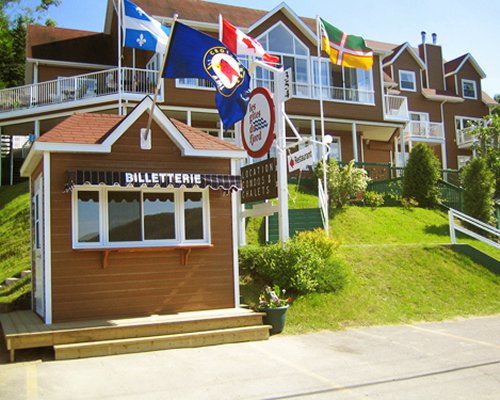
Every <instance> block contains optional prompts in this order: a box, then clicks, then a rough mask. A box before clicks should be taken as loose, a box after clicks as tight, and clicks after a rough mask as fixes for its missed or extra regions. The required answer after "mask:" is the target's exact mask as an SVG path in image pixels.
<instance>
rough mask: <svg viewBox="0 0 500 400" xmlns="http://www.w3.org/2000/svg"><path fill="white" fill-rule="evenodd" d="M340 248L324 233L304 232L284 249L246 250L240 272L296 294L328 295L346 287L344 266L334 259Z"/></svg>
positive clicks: (268, 246)
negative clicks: (335, 252) (315, 292)
mask: <svg viewBox="0 0 500 400" xmlns="http://www.w3.org/2000/svg"><path fill="white" fill-rule="evenodd" d="M337 246H338V244H337V242H336V241H335V240H333V239H330V238H327V237H326V235H325V234H324V232H323V231H322V230H315V231H312V232H301V233H299V234H298V235H296V236H294V237H293V238H292V239H290V240H289V241H288V242H287V243H286V244H285V246H283V247H282V246H281V245H280V244H272V245H267V246H247V247H243V248H241V249H240V268H241V269H242V271H244V272H247V273H250V274H253V275H254V277H257V278H259V279H261V280H263V281H264V282H266V283H267V284H271V283H273V284H277V285H278V286H280V287H282V288H287V289H289V290H292V291H293V292H295V293H297V294H299V293H310V292H314V291H318V292H329V291H335V290H338V289H340V288H341V287H342V286H343V284H344V280H345V278H344V265H343V263H342V261H340V260H339V259H338V258H336V257H335V256H334V251H335V249H336V248H337Z"/></svg>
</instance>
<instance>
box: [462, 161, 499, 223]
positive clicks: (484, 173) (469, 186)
mask: <svg viewBox="0 0 500 400" xmlns="http://www.w3.org/2000/svg"><path fill="white" fill-rule="evenodd" d="M461 178H462V185H463V187H464V211H465V213H466V214H469V215H470V216H471V217H474V218H476V219H478V220H480V221H483V222H485V223H487V224H492V223H493V222H494V220H495V217H494V201H493V193H494V191H495V179H494V176H493V173H492V172H491V170H490V169H489V168H488V165H487V162H486V160H485V159H484V158H483V157H478V158H473V159H472V160H470V161H469V162H468V163H467V164H466V165H465V167H464V169H463V171H462V174H461Z"/></svg>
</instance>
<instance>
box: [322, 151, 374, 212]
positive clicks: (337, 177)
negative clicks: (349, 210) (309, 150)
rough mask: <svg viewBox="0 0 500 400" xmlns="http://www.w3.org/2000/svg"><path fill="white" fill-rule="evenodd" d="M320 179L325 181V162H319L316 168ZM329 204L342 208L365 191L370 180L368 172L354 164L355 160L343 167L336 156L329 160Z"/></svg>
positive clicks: (327, 169) (327, 171) (327, 170)
mask: <svg viewBox="0 0 500 400" xmlns="http://www.w3.org/2000/svg"><path fill="white" fill-rule="evenodd" d="M315 173H316V176H317V178H318V179H321V180H322V181H323V163H321V162H320V163H318V164H317V166H316V169H315ZM326 173H327V178H326V179H327V186H328V205H329V206H330V207H337V208H342V207H343V206H344V205H346V204H347V203H348V202H349V201H350V200H351V199H352V198H354V197H356V194H357V193H359V192H364V191H365V190H366V186H367V185H368V182H369V181H370V178H369V177H368V174H367V172H366V171H365V170H364V169H362V168H356V167H355V166H354V160H351V161H350V162H349V164H347V165H344V166H343V167H342V168H341V167H340V166H339V165H338V164H337V161H336V160H335V159H334V158H330V160H328V163H327V166H326Z"/></svg>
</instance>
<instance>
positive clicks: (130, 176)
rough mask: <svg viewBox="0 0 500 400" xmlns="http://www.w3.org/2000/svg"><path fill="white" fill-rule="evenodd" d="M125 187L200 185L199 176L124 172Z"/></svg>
mask: <svg viewBox="0 0 500 400" xmlns="http://www.w3.org/2000/svg"><path fill="white" fill-rule="evenodd" d="M124 174H125V183H126V184H127V185H137V184H150V185H151V184H153V185H161V186H168V185H177V186H180V185H188V186H193V185H200V184H201V174H189V173H168V172H125V173H124Z"/></svg>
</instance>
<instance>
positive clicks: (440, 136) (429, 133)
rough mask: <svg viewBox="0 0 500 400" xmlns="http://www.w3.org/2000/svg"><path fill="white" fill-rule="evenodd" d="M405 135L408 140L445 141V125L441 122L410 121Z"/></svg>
mask: <svg viewBox="0 0 500 400" xmlns="http://www.w3.org/2000/svg"><path fill="white" fill-rule="evenodd" d="M405 133H406V139H407V140H409V139H422V140H429V139H430V140H444V129H443V124H442V123H440V122H423V121H410V123H409V124H408V125H407V126H406V129H405Z"/></svg>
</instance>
